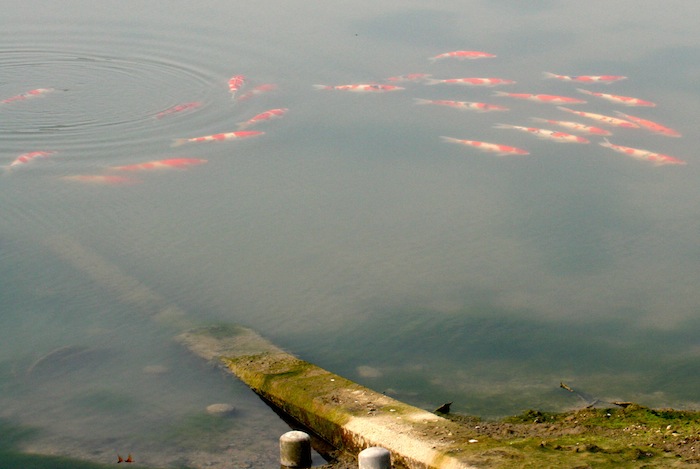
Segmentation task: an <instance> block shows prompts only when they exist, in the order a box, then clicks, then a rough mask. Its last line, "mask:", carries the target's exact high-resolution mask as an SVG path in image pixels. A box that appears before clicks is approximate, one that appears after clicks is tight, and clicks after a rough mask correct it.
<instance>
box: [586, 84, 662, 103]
mask: <svg viewBox="0 0 700 469" xmlns="http://www.w3.org/2000/svg"><path fill="white" fill-rule="evenodd" d="M576 89H577V90H578V92H579V93H583V94H587V95H589V96H595V97H596V98H602V99H606V100H608V101H610V102H611V103H615V104H624V105H625V106H645V107H655V106H656V104H654V103H652V102H651V101H645V100H643V99H639V98H633V97H631V96H619V95H616V94H607V93H595V92H593V91H588V90H584V89H581V88H576Z"/></svg>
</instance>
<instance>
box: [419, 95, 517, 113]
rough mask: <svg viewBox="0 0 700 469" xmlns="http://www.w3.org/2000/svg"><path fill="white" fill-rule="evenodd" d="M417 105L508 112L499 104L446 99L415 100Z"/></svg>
mask: <svg viewBox="0 0 700 469" xmlns="http://www.w3.org/2000/svg"><path fill="white" fill-rule="evenodd" d="M413 101H414V102H415V103H416V104H434V105H437V106H447V107H452V108H455V109H460V110H468V111H476V112H491V111H508V110H509V109H508V108H507V107H505V106H499V105H497V104H488V103H477V102H473V101H450V100H446V99H423V98H413Z"/></svg>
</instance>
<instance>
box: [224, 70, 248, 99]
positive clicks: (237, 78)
mask: <svg viewBox="0 0 700 469" xmlns="http://www.w3.org/2000/svg"><path fill="white" fill-rule="evenodd" d="M244 83H245V75H234V76H232V77H231V78H230V79H229V81H228V91H229V92H230V93H231V98H232V99H233V98H235V97H236V92H237V91H238V90H239V89H241V87H242V86H243V84H244Z"/></svg>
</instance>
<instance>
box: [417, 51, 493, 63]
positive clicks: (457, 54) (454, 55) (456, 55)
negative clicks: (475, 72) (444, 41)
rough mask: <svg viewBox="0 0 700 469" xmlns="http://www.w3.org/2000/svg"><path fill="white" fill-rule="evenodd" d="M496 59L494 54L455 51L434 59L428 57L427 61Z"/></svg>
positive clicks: (439, 55)
mask: <svg viewBox="0 0 700 469" xmlns="http://www.w3.org/2000/svg"><path fill="white" fill-rule="evenodd" d="M492 57H496V56H495V55H494V54H489V53H488V52H481V51H478V50H455V51H452V52H444V53H442V54H438V55H436V56H434V57H429V58H428V60H431V61H433V62H434V61H436V60H441V59H447V58H451V59H460V60H464V59H486V58H492Z"/></svg>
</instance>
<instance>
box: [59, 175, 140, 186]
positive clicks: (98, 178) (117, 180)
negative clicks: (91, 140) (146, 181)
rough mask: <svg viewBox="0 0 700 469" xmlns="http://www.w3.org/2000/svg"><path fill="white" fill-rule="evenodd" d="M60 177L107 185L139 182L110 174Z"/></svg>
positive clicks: (67, 179)
mask: <svg viewBox="0 0 700 469" xmlns="http://www.w3.org/2000/svg"><path fill="white" fill-rule="evenodd" d="M61 179H63V180H64V181H71V182H80V183H85V184H96V185H109V186H123V185H132V184H137V183H139V182H141V181H139V180H138V179H133V178H130V177H126V176H116V175H110V174H75V175H72V176H63V177H61Z"/></svg>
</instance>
